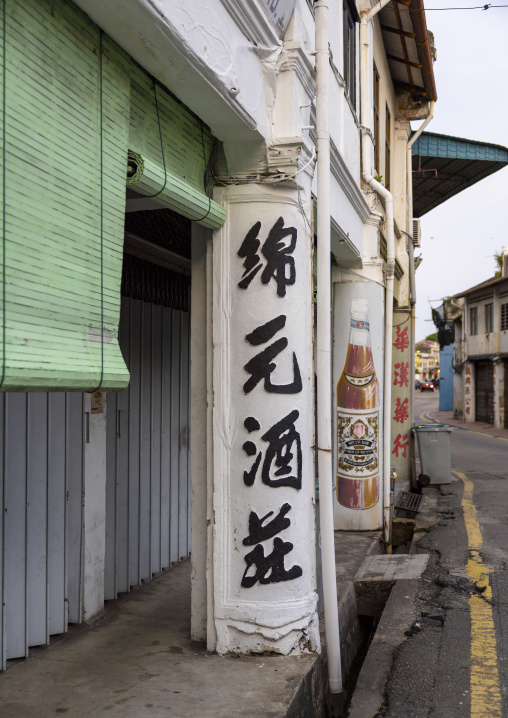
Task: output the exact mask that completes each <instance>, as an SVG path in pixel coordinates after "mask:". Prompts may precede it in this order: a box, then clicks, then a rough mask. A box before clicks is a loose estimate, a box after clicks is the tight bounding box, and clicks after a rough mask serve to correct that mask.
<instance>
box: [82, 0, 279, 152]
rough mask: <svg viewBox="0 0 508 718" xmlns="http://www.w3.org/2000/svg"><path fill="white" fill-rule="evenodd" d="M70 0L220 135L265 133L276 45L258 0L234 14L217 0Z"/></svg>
mask: <svg viewBox="0 0 508 718" xmlns="http://www.w3.org/2000/svg"><path fill="white" fill-rule="evenodd" d="M76 3H77V4H78V5H79V6H80V7H81V8H82V9H83V10H84V11H85V12H86V13H87V14H88V15H90V17H91V18H92V19H93V20H94V21H95V22H97V24H98V25H100V26H101V27H102V28H103V29H104V30H105V31H106V32H107V33H108V34H109V35H110V36H111V37H112V38H113V39H114V40H116V41H117V42H118V44H119V45H121V46H122V47H123V48H124V49H125V50H126V51H127V52H128V53H129V54H130V55H132V57H134V58H135V59H136V60H137V61H138V62H139V63H140V64H141V65H142V66H143V67H145V68H146V69H147V70H148V71H149V72H151V73H152V74H153V75H154V76H155V77H157V78H158V79H159V80H160V81H161V82H163V83H164V84H165V85H166V86H167V87H168V88H169V89H170V90H171V91H172V92H174V93H175V95H176V96H177V97H178V98H179V99H180V100H181V101H182V102H184V103H185V104H186V105H187V106H188V107H190V109H191V110H193V111H194V112H195V113H196V114H197V115H198V116H199V117H200V118H201V119H202V120H203V121H204V122H206V123H207V124H209V125H210V127H211V129H212V132H213V134H214V135H215V136H216V137H218V138H219V139H220V140H223V141H229V140H255V139H256V136H257V137H258V138H259V139H262V138H266V137H268V136H269V134H270V122H271V118H270V117H269V114H270V111H271V102H272V96H273V89H274V83H275V63H276V59H277V55H278V53H279V51H280V46H281V43H280V40H279V38H278V37H277V36H276V34H275V32H274V31H273V30H272V28H271V25H270V22H269V20H268V18H266V16H265V14H264V13H263V10H262V8H261V7H260V6H259V5H258V4H257V3H247V4H242V6H241V7H240V9H239V12H238V15H237V17H234V16H233V14H232V12H230V11H229V10H228V7H227V4H226V3H224V2H221V1H220V0H207V2H206V3H189V2H185V0H131V1H130V2H125V0H108V2H107V3H105V2H102V0H76ZM234 5H235V3H230V7H233V8H234ZM255 43H257V44H255Z"/></svg>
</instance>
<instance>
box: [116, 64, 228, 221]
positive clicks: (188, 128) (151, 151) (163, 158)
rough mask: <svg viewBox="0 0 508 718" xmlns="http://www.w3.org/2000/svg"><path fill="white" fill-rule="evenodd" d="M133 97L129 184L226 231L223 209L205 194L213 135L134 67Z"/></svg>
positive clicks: (164, 203) (158, 200) (175, 209)
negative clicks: (206, 173) (222, 227)
mask: <svg viewBox="0 0 508 718" xmlns="http://www.w3.org/2000/svg"><path fill="white" fill-rule="evenodd" d="M131 93H132V94H131V124H130V133H129V149H130V152H129V176H128V180H127V183H128V185H129V186H130V187H131V188H132V189H134V190H136V192H139V193H140V194H142V195H144V196H154V195H156V196H155V197H154V200H155V201H156V202H158V203H159V204H160V205H161V206H163V207H168V208H169V209H172V210H174V211H175V212H178V213H179V214H182V215H183V216H184V217H188V218H189V219H192V220H194V221H197V222H199V223H200V224H202V225H204V226H205V227H209V228H210V229H217V227H220V226H222V225H223V224H224V221H225V219H226V212H225V210H224V208H223V207H221V206H220V205H219V204H217V203H216V202H214V201H213V200H211V199H209V197H208V196H207V194H206V193H205V191H204V177H205V170H206V166H207V164H208V160H209V157H210V152H211V149H212V144H213V137H212V135H211V133H210V130H209V129H208V128H207V127H205V126H204V125H203V124H202V123H201V122H200V120H199V119H197V118H196V117H195V116H194V115H193V114H192V113H191V112H190V111H189V110H187V109H186V108H185V107H183V106H182V105H181V104H180V103H179V102H178V101H177V100H175V99H174V98H173V97H171V95H170V94H169V93H168V92H167V91H165V90H164V89H163V88H161V87H157V88H155V87H154V85H153V82H152V80H151V79H150V78H149V77H148V76H147V75H146V74H145V73H144V72H143V70H141V69H140V68H138V67H137V66H136V65H134V64H133V66H132V85H131ZM157 110H158V112H157ZM161 138H162V143H161Z"/></svg>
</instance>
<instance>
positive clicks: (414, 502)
mask: <svg viewBox="0 0 508 718" xmlns="http://www.w3.org/2000/svg"><path fill="white" fill-rule="evenodd" d="M422 498H423V496H421V494H411V493H409V491H401V492H400V494H399V495H398V496H397V498H396V499H395V504H394V508H396V509H402V510H403V511H412V512H413V513H414V514H417V513H418V511H419V510H420V506H421V503H422Z"/></svg>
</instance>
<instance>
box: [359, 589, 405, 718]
mask: <svg viewBox="0 0 508 718" xmlns="http://www.w3.org/2000/svg"><path fill="white" fill-rule="evenodd" d="M417 590H418V579H411V580H409V581H397V583H396V584H395V586H394V587H393V588H392V592H391V594H390V597H389V599H388V601H387V603H386V606H385V609H384V611H383V615H382V616H381V620H380V621H379V625H378V627H377V631H376V633H375V636H374V638H373V639H372V643H371V644H370V648H369V651H368V653H367V657H366V658H365V661H364V663H363V666H362V670H361V672H360V676H359V678H358V682H357V684H356V689H355V692H354V694H353V698H352V700H351V707H350V709H349V713H348V718H374V716H376V714H377V713H378V712H379V710H380V709H381V708H382V706H383V703H384V695H385V686H386V682H387V680H388V676H389V675H390V671H391V668H392V664H393V657H394V654H395V651H396V650H397V648H398V647H399V646H400V644H401V643H403V642H404V641H405V640H406V635H405V632H406V631H408V630H409V628H410V627H411V625H412V623H413V622H414V620H415V618H416V616H417V611H416V608H415V597H416V592H417Z"/></svg>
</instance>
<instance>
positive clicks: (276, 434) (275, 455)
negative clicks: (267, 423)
mask: <svg viewBox="0 0 508 718" xmlns="http://www.w3.org/2000/svg"><path fill="white" fill-rule="evenodd" d="M299 416H300V413H299V412H298V410H297V409H294V410H293V411H292V412H290V413H289V414H288V415H287V416H285V417H284V418H283V419H281V420H280V421H278V422H277V423H276V424H274V425H273V426H272V427H271V428H270V429H268V431H267V432H265V433H264V434H263V436H262V437H261V439H262V440H263V441H266V442H268V447H267V448H266V450H265V457H264V461H263V467H262V469H261V480H262V482H263V483H264V484H266V485H267V486H271V487H272V488H278V487H279V486H290V487H291V488H293V489H297V490H300V489H301V488H302V444H301V439H300V434H299V433H298V431H297V430H296V427H295V422H296V420H297V419H298V417H299ZM244 426H245V428H246V429H247V431H248V432H249V433H252V432H253V431H259V429H260V428H261V427H260V425H259V422H258V421H257V419H255V418H254V417H253V416H249V417H248V418H247V419H246V420H245V422H244ZM243 450H244V451H245V453H246V454H247V456H254V455H256V452H257V447H256V445H255V443H254V442H253V441H246V442H245V443H244V445H243ZM262 456H263V452H262V451H259V452H257V456H256V459H255V461H254V463H253V464H252V466H251V468H250V469H249V471H244V472H243V480H244V483H245V485H246V486H252V485H253V483H254V480H255V478H256V475H257V472H258V468H259V465H260V463H261V459H262ZM272 470H273V478H272Z"/></svg>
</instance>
